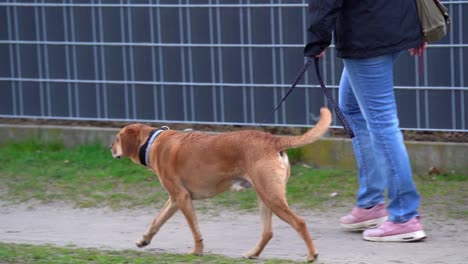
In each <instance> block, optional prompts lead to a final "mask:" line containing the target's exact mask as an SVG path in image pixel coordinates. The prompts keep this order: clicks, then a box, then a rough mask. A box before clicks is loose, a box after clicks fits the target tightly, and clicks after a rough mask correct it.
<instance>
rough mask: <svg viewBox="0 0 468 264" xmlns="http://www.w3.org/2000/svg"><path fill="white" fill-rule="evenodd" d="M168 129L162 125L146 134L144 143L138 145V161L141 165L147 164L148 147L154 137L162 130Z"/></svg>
mask: <svg viewBox="0 0 468 264" xmlns="http://www.w3.org/2000/svg"><path fill="white" fill-rule="evenodd" d="M166 130H169V127H167V126H163V127H161V128H158V129H155V130H153V131H151V133H150V134H149V136H148V139H147V140H146V142H145V144H143V145H142V146H141V147H140V152H139V157H140V163H141V164H142V165H143V166H148V162H149V149H150V148H151V145H152V144H153V142H154V141H155V140H156V138H157V137H158V136H159V134H161V133H162V132H163V131H166Z"/></svg>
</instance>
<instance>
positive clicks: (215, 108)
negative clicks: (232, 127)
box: [208, 0, 218, 122]
mask: <svg viewBox="0 0 468 264" xmlns="http://www.w3.org/2000/svg"><path fill="white" fill-rule="evenodd" d="M208 4H209V5H210V7H209V10H208V27H209V29H210V44H213V43H214V41H215V40H214V22H213V17H214V14H213V7H212V4H213V2H212V0H209V1H208ZM215 56H216V55H215V49H214V47H213V46H211V47H210V63H211V81H212V82H214V83H215V82H216V65H215V64H216V61H215ZM216 90H217V87H214V86H213V87H212V88H211V91H212V93H213V94H212V100H211V101H212V102H211V104H212V105H213V120H214V121H215V122H218V104H217V100H216V98H218V97H217V93H216Z"/></svg>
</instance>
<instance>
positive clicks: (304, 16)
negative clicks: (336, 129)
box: [302, 8, 335, 125]
mask: <svg viewBox="0 0 468 264" xmlns="http://www.w3.org/2000/svg"><path fill="white" fill-rule="evenodd" d="M306 10H307V9H306V8H302V23H303V25H304V28H306V27H307V12H306ZM302 43H304V44H305V43H307V34H305V33H304V34H302ZM304 83H305V84H306V85H308V86H309V87H306V88H304V89H305V109H306V120H305V123H306V125H310V123H311V122H310V121H311V120H310V116H309V114H310V113H309V111H310V89H311V88H310V78H309V74H304ZM333 120H335V119H334V118H333Z"/></svg>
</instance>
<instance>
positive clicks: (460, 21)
mask: <svg viewBox="0 0 468 264" xmlns="http://www.w3.org/2000/svg"><path fill="white" fill-rule="evenodd" d="M462 10H463V6H462V5H461V4H459V5H458V28H459V31H460V34H459V36H458V37H459V39H458V41H459V43H460V44H463V12H462ZM463 51H464V48H463V47H460V48H459V53H458V56H459V57H458V58H459V60H458V64H459V70H460V71H459V73H460V84H459V85H460V86H461V87H465V71H464V61H463ZM465 93H466V92H464V91H460V113H461V115H460V120H461V129H466V122H465V115H466V112H465V96H464V94H465Z"/></svg>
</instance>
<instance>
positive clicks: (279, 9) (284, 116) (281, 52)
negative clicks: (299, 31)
mask: <svg viewBox="0 0 468 264" xmlns="http://www.w3.org/2000/svg"><path fill="white" fill-rule="evenodd" d="M278 25H279V26H278V28H279V44H280V45H283V44H284V39H283V27H282V26H281V25H283V12H282V9H281V8H278ZM279 52H280V54H279V57H280V62H279V64H280V82H281V84H284V83H285V78H284V47H280V49H279ZM280 91H281V98H283V96H284V95H285V88H284V87H281V89H280ZM281 117H282V119H283V122H282V124H287V123H288V120H287V117H286V104H285V106H284V107H283V109H281Z"/></svg>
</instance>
